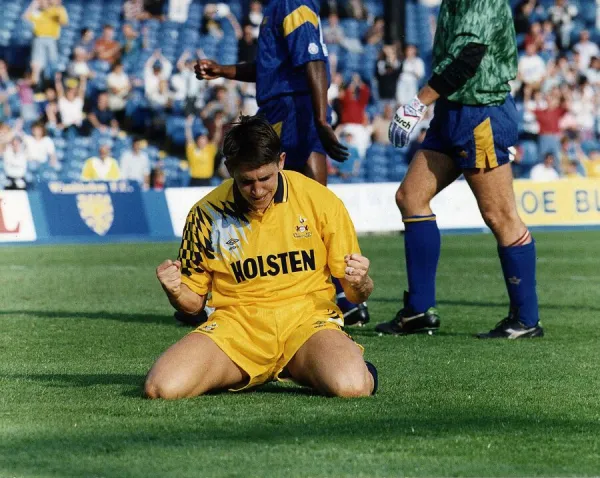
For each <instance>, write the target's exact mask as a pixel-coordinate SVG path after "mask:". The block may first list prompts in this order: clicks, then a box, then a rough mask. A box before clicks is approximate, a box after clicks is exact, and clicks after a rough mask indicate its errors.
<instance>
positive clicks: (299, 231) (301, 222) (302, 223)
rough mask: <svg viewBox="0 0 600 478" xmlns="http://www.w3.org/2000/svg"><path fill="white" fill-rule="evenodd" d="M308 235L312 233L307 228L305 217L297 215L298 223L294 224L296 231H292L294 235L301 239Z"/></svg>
mask: <svg viewBox="0 0 600 478" xmlns="http://www.w3.org/2000/svg"><path fill="white" fill-rule="evenodd" d="M310 236H312V233H311V232H310V231H309V230H308V224H307V223H306V218H304V217H302V216H298V225H297V226H296V232H294V237H295V238H296V239H301V238H304V237H310Z"/></svg>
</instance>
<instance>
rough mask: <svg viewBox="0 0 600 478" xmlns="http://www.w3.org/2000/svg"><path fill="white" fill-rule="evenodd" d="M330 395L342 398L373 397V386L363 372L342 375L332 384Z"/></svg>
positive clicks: (366, 374) (367, 375)
mask: <svg viewBox="0 0 600 478" xmlns="http://www.w3.org/2000/svg"><path fill="white" fill-rule="evenodd" d="M329 388H330V394H331V395H333V396H334V397H340V398H359V397H368V396H369V395H371V390H372V388H373V384H372V382H371V380H370V378H369V374H368V372H367V373H363V371H362V370H357V371H355V372H350V373H348V372H345V373H340V374H338V376H337V377H336V379H335V381H334V382H333V383H332V384H331V386H330V387H329Z"/></svg>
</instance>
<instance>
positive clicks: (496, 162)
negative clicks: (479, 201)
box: [420, 95, 519, 169]
mask: <svg viewBox="0 0 600 478" xmlns="http://www.w3.org/2000/svg"><path fill="white" fill-rule="evenodd" d="M518 125H519V117H518V113H517V109H516V107H515V102H514V100H513V98H512V96H510V95H508V96H507V98H506V100H505V101H504V104H502V105H499V106H468V105H461V104H459V103H453V102H451V101H448V100H442V99H440V100H438V101H437V102H436V104H435V110H434V115H433V119H432V120H431V124H430V125H429V129H428V130H427V134H426V136H425V141H423V144H421V147H420V148H421V149H429V150H432V151H437V152H440V153H444V154H446V155H448V156H450V157H451V158H452V159H453V160H454V161H455V162H456V164H457V165H458V166H459V167H461V168H462V169H469V168H495V167H497V166H501V165H502V164H506V163H508V162H509V153H508V148H509V147H511V146H514V145H515V144H517V139H518V133H519V132H518Z"/></svg>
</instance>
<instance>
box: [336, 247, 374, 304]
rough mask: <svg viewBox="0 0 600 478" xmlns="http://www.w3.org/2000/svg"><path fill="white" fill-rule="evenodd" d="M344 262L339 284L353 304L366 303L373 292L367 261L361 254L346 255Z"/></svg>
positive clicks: (368, 262)
mask: <svg viewBox="0 0 600 478" xmlns="http://www.w3.org/2000/svg"><path fill="white" fill-rule="evenodd" d="M344 262H345V263H346V269H345V270H344V278H343V279H342V281H341V282H342V287H343V288H344V292H345V294H346V297H347V298H348V300H349V301H351V302H353V303H355V304H359V303H361V302H364V301H366V300H367V299H368V298H369V296H370V295H371V293H372V292H373V279H371V277H370V276H369V266H370V261H369V259H367V258H366V257H365V256H363V255H361V254H347V255H346V256H345V257H344Z"/></svg>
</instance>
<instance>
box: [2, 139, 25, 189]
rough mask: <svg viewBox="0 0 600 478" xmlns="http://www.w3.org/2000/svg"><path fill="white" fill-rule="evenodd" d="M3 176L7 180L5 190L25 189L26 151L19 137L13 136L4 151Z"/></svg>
mask: <svg viewBox="0 0 600 478" xmlns="http://www.w3.org/2000/svg"><path fill="white" fill-rule="evenodd" d="M3 159H4V174H5V175H6V179H8V185H7V186H6V189H26V188H27V183H26V182H25V175H26V174H27V151H26V150H25V146H24V145H23V141H22V140H21V138H20V137H19V136H15V137H14V138H13V139H12V140H11V142H10V144H9V145H8V146H7V147H6V149H5V150H4V158H3Z"/></svg>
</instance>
